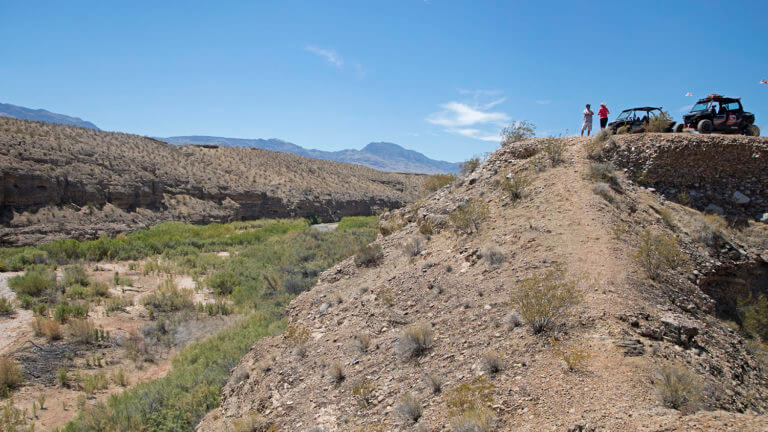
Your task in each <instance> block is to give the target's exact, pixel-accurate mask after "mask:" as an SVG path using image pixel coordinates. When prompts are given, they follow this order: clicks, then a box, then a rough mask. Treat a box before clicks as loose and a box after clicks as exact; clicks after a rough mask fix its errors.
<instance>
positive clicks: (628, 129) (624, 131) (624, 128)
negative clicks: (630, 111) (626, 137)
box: [616, 125, 632, 135]
mask: <svg viewBox="0 0 768 432" xmlns="http://www.w3.org/2000/svg"><path fill="white" fill-rule="evenodd" d="M631 132H632V128H631V127H630V126H629V125H624V126H622V127H620V128H618V129H616V134H617V135H622V134H628V133H631Z"/></svg>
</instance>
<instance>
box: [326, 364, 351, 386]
mask: <svg viewBox="0 0 768 432" xmlns="http://www.w3.org/2000/svg"><path fill="white" fill-rule="evenodd" d="M327 376H328V380H330V381H331V382H332V383H334V384H340V383H341V382H342V381H344V379H346V378H347V375H346V373H345V372H344V366H342V365H341V363H339V362H337V361H335V362H333V363H331V366H330V367H328V373H327Z"/></svg>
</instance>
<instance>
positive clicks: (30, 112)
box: [0, 103, 100, 130]
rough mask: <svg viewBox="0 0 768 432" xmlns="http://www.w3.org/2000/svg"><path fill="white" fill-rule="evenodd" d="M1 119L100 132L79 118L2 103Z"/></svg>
mask: <svg viewBox="0 0 768 432" xmlns="http://www.w3.org/2000/svg"><path fill="white" fill-rule="evenodd" d="M0 117H13V118H17V119H21V120H31V121H42V122H48V123H58V124H65V125H72V126H79V127H84V128H88V129H96V130H100V129H99V128H97V127H96V125H95V124H93V123H91V122H88V121H85V120H83V119H81V118H78V117H70V116H68V115H64V114H57V113H52V112H50V111H46V110H44V109H32V108H25V107H21V106H16V105H11V104H4V103H0Z"/></svg>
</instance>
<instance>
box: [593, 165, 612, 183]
mask: <svg viewBox="0 0 768 432" xmlns="http://www.w3.org/2000/svg"><path fill="white" fill-rule="evenodd" d="M615 169H616V168H615V167H614V166H613V164H612V163H610V162H602V163H601V162H592V163H590V164H589V173H588V174H587V175H588V177H589V179H590V180H592V181H605V180H608V179H609V178H610V177H611V174H613V171H614V170H615Z"/></svg>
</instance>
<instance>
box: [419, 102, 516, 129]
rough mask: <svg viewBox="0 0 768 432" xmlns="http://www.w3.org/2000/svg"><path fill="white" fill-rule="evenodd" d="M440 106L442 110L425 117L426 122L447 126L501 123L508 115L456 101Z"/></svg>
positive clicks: (506, 119)
mask: <svg viewBox="0 0 768 432" xmlns="http://www.w3.org/2000/svg"><path fill="white" fill-rule="evenodd" d="M491 106H493V105H491ZM440 108H442V109H443V110H442V111H440V112H436V113H434V114H431V115H430V116H429V117H427V121H428V122H430V123H432V124H436V125H440V126H445V127H449V128H457V127H462V126H473V125H478V124H489V123H492V124H497V125H503V124H504V123H506V122H508V121H509V116H508V115H506V114H505V113H503V112H498V111H496V112H494V111H485V110H484V108H485V107H477V106H475V107H473V106H469V105H467V104H465V103H461V102H456V101H451V102H448V103H445V104H442V105H440ZM485 109H487V108H485Z"/></svg>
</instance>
